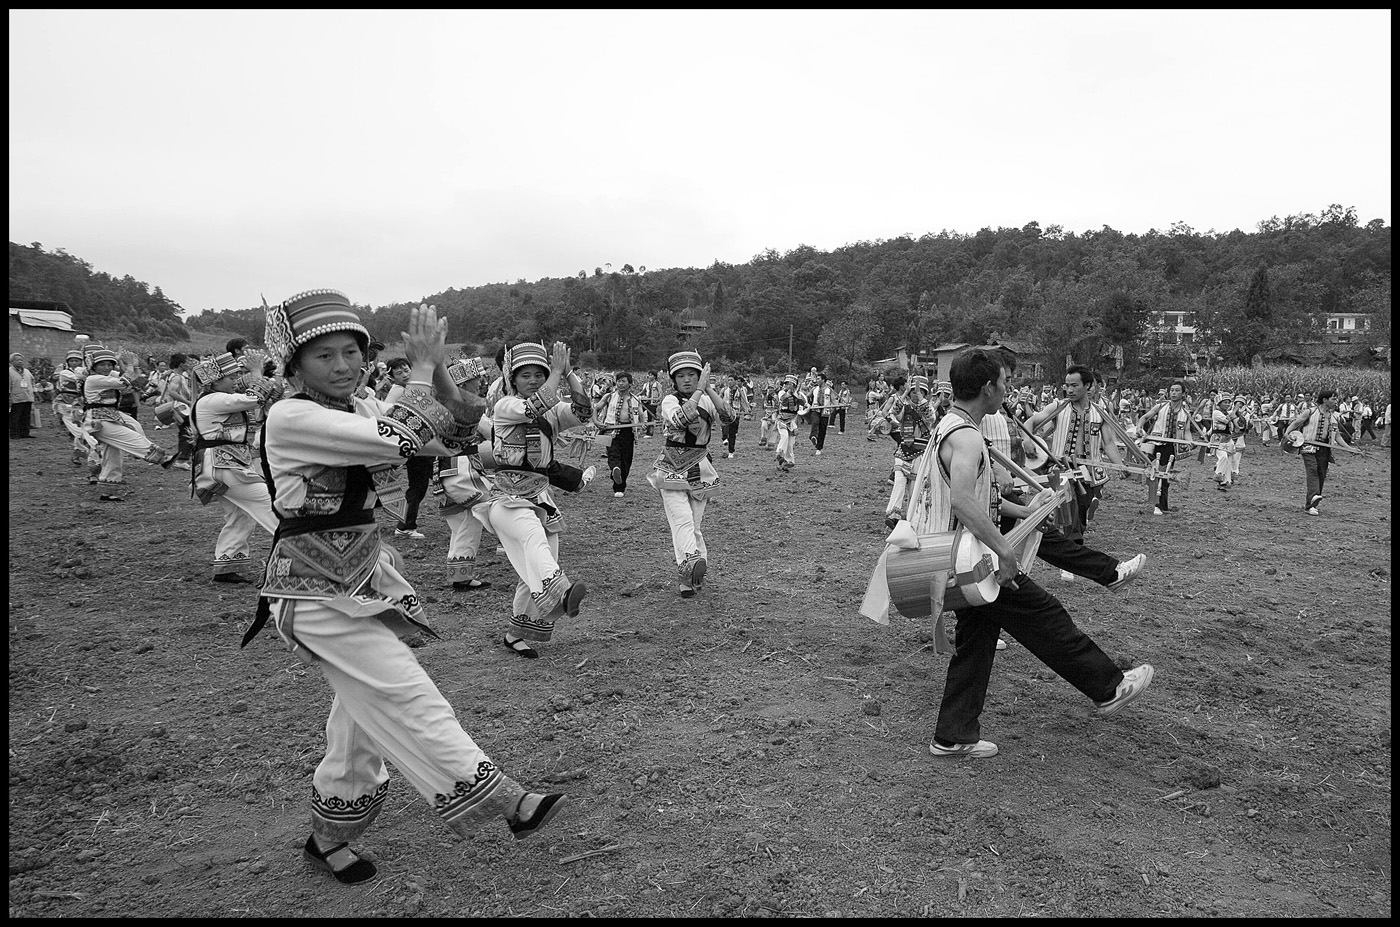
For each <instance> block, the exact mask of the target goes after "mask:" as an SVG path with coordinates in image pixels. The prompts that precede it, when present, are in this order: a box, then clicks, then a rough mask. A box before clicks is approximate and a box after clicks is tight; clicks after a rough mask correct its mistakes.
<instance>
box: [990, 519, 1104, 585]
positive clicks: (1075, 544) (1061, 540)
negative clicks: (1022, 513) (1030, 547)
mask: <svg viewBox="0 0 1400 927" xmlns="http://www.w3.org/2000/svg"><path fill="white" fill-rule="evenodd" d="M1015 524H1016V519H1014V518H1003V519H1002V520H1001V525H1000V526H999V527H1000V528H1001V533H1002V534H1006V533H1007V532H1008V531H1010V530H1011V529H1012V527H1014V526H1015ZM1035 555H1036V557H1038V558H1039V559H1041V560H1044V561H1045V562H1046V563H1048V564H1050V565H1051V566H1052V567H1056V568H1057V569H1061V570H1066V571H1068V572H1070V573H1073V574H1074V575H1075V576H1082V577H1084V578H1085V579H1089V580H1093V581H1094V582H1096V583H1098V584H1099V585H1100V586H1107V585H1108V584H1109V583H1111V582H1113V581H1114V580H1116V579H1117V578H1118V559H1117V558H1116V557H1110V556H1109V555H1108V554H1106V553H1104V552H1103V551H1100V550H1094V549H1093V548H1092V547H1086V546H1084V542H1083V541H1082V540H1079V541H1074V540H1071V539H1070V538H1069V537H1068V536H1067V535H1066V534H1065V533H1064V532H1063V531H1061V530H1060V529H1059V528H1053V527H1052V528H1047V529H1046V530H1045V531H1044V533H1042V534H1041V537H1040V547H1039V548H1037V549H1036V552H1035Z"/></svg>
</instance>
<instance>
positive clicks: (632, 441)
mask: <svg viewBox="0 0 1400 927" xmlns="http://www.w3.org/2000/svg"><path fill="white" fill-rule="evenodd" d="M636 449H637V433H636V432H635V431H633V430H632V429H631V428H625V429H623V430H621V431H616V432H613V439H612V441H611V442H609V443H608V470H610V471H611V470H621V471H622V479H621V480H617V479H614V480H613V492H626V491H627V475H628V474H629V473H631V472H632V455H633V453H634V452H635V451H636Z"/></svg>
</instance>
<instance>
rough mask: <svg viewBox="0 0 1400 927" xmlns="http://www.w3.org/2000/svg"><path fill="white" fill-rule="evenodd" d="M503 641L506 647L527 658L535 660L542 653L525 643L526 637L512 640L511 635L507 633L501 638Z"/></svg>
mask: <svg viewBox="0 0 1400 927" xmlns="http://www.w3.org/2000/svg"><path fill="white" fill-rule="evenodd" d="M501 643H502V644H504V645H505V647H506V649H507V650H509V651H510V652H511V653H517V654H519V655H520V656H522V657H524V658H525V659H527V660H533V659H535V658H536V657H538V656H539V655H540V652H539V651H538V650H536V649H535V648H533V647H531V646H530V645H529V644H527V643H525V639H524V638H518V639H516V640H511V639H510V636H509V635H505V636H503V637H502V638H501Z"/></svg>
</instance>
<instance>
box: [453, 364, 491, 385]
mask: <svg viewBox="0 0 1400 927" xmlns="http://www.w3.org/2000/svg"><path fill="white" fill-rule="evenodd" d="M485 372H486V367H485V366H484V365H483V364H482V363H481V358H479V357H464V358H462V359H461V360H459V361H457V362H455V363H452V364H448V365H447V373H448V375H449V376H451V377H452V382H453V383H456V384H457V385H458V386H461V385H462V384H463V383H465V382H467V381H468V380H474V379H476V378H477V377H479V376H481V375H482V374H483V373H485Z"/></svg>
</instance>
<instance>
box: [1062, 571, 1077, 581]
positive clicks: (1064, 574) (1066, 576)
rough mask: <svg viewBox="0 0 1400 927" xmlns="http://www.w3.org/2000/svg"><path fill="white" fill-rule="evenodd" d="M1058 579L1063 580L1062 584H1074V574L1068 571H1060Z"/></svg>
mask: <svg viewBox="0 0 1400 927" xmlns="http://www.w3.org/2000/svg"><path fill="white" fill-rule="evenodd" d="M1060 579H1061V580H1063V581H1064V582H1067V583H1072V582H1074V574H1073V573H1071V572H1070V571H1069V570H1061V571H1060Z"/></svg>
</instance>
